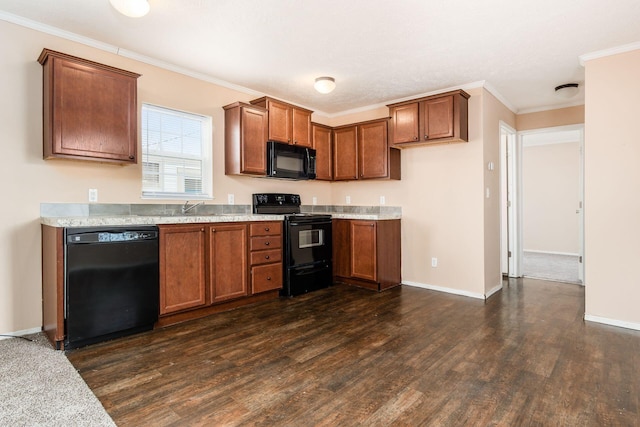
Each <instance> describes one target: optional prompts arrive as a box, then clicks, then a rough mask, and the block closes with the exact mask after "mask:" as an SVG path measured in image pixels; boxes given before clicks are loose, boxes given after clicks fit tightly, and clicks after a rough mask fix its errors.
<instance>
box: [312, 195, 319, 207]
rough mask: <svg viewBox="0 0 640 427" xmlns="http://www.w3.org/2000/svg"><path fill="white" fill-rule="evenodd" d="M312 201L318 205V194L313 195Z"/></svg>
mask: <svg viewBox="0 0 640 427" xmlns="http://www.w3.org/2000/svg"><path fill="white" fill-rule="evenodd" d="M311 203H312V204H313V205H317V204H318V198H317V197H316V196H313V197H312V198H311Z"/></svg>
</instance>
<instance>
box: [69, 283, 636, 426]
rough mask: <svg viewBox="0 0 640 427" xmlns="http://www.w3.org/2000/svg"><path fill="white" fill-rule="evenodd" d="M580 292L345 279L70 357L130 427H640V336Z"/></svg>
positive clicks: (554, 286)
mask: <svg viewBox="0 0 640 427" xmlns="http://www.w3.org/2000/svg"><path fill="white" fill-rule="evenodd" d="M583 313H584V290H583V288H582V287H580V286H578V285H569V284H561V283H552V282H544V281H537V280H528V279H525V280H512V281H509V282H508V284H507V282H505V287H504V289H503V290H502V291H501V292H499V293H497V294H495V295H494V296H492V297H491V298H490V299H489V300H488V301H486V302H484V301H482V300H474V299H471V298H467V297H461V296H455V295H449V294H445V293H439V292H434V291H428V290H424V289H418V288H412V287H408V286H404V287H401V288H394V289H391V290H388V291H385V292H382V293H375V292H372V291H367V290H363V289H358V288H354V287H348V286H344V285H339V286H334V287H331V288H329V289H326V290H321V291H317V292H314V293H311V294H307V295H303V296H300V297H296V298H293V299H281V300H276V301H270V302H266V303H261V304H258V305H255V306H251V307H244V308H239V309H236V310H234V311H230V312H226V313H220V314H215V315H213V316H210V317H209V318H205V319H201V320H197V321H190V322H187V323H183V324H180V325H175V326H171V327H167V328H164V329H160V330H156V331H153V332H149V333H145V334H140V335H137V336H134V337H129V338H124V339H119V340H115V341H111V342H107V343H102V344H97V345H93V346H90V347H86V348H83V349H78V350H73V351H69V352H67V356H68V358H69V360H70V361H71V362H72V363H73V365H74V366H75V367H76V368H77V369H78V370H79V371H80V374H81V375H82V377H83V378H84V379H85V381H86V382H87V384H88V385H89V387H90V388H91V389H92V390H93V392H94V393H95V394H96V395H97V396H98V398H99V399H100V401H101V402H102V404H103V405H104V407H105V408H106V410H107V412H108V413H109V414H110V415H111V417H112V418H113V419H114V421H115V422H116V423H117V424H118V425H119V426H151V425H153V426H166V425H175V426H191V425H211V426H220V425H264V426H267V425H277V426H314V425H319V426H350V425H367V426H369V425H377V426H386V425H403V426H405V425H406V426H419V425H425V426H490V425H491V426H638V425H640V332H637V331H632V330H626V329H622V328H615V327H609V326H605V325H599V324H594V323H589V322H587V323H585V322H584V321H583V320H582V315H583Z"/></svg>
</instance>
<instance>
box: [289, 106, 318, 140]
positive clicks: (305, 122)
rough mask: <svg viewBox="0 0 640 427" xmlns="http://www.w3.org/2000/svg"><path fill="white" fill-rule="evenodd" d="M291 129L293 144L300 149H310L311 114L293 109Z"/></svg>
mask: <svg viewBox="0 0 640 427" xmlns="http://www.w3.org/2000/svg"><path fill="white" fill-rule="evenodd" d="M291 122H292V123H291V128H292V134H293V143H294V144H295V145H300V146H302V147H309V148H312V146H313V142H312V141H311V112H310V111H307V110H301V109H299V108H293V109H292V110H291Z"/></svg>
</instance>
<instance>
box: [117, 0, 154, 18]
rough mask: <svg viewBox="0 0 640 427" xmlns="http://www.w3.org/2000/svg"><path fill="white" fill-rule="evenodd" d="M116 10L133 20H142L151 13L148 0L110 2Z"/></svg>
mask: <svg viewBox="0 0 640 427" xmlns="http://www.w3.org/2000/svg"><path fill="white" fill-rule="evenodd" d="M109 3H111V6H113V7H114V9H115V10H117V11H118V12H120V13H121V14H123V15H125V16H129V17H131V18H140V17H141V16H144V15H146V14H147V13H149V9H150V8H151V7H150V6H149V2H148V1H147V0H109Z"/></svg>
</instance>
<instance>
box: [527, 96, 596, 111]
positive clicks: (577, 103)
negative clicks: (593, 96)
mask: <svg viewBox="0 0 640 427" xmlns="http://www.w3.org/2000/svg"><path fill="white" fill-rule="evenodd" d="M581 105H584V99H581V100H577V101H574V102H569V103H566V104H560V105H547V106H544V107H534V108H525V109H522V110H519V111H518V114H529V113H541V112H543V111H551V110H561V109H563V108H569V107H579V106H581Z"/></svg>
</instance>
